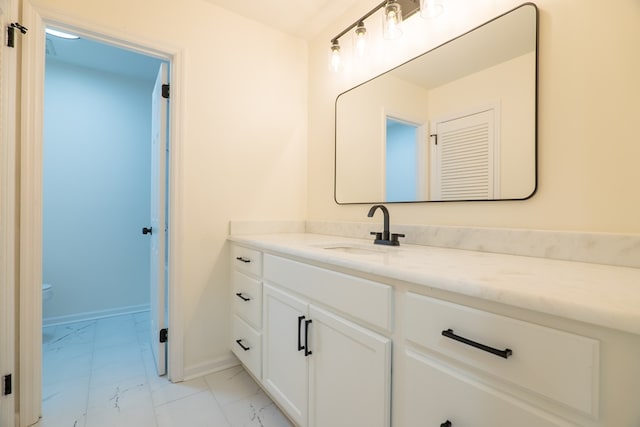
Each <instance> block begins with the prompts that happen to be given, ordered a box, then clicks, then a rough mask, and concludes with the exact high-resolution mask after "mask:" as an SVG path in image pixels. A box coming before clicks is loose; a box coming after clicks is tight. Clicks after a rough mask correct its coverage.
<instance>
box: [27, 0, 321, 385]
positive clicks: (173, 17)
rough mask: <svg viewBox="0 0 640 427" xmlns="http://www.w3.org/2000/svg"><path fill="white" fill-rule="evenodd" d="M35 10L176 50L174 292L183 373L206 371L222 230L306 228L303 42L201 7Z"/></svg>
mask: <svg viewBox="0 0 640 427" xmlns="http://www.w3.org/2000/svg"><path fill="white" fill-rule="evenodd" d="M32 3H33V4H34V6H35V7H36V8H37V9H40V10H49V11H51V12H52V13H55V14H62V15H64V16H67V17H69V18H70V19H73V21H74V22H82V23H83V25H86V26H87V27H92V26H95V27H97V28H104V29H108V30H109V31H110V32H112V33H115V34H122V35H124V34H131V35H135V36H136V37H138V38H140V39H142V40H152V41H153V43H154V44H156V43H158V44H162V43H166V44H167V45H168V46H171V47H172V48H174V47H175V48H177V49H182V51H183V55H184V56H183V57H184V69H183V72H184V75H183V76H182V77H183V81H184V83H185V87H184V93H183V94H181V95H182V99H183V102H184V121H183V123H181V125H182V131H183V137H184V139H183V141H182V143H183V147H182V162H183V164H182V170H183V174H184V176H183V179H182V188H181V189H180V190H179V191H180V197H181V199H182V202H183V204H184V205H183V216H182V221H183V223H182V224H181V227H182V233H181V235H179V236H176V239H179V240H180V242H179V247H181V248H182V253H181V254H180V259H181V260H183V261H182V265H181V266H180V271H182V272H183V274H182V277H180V278H179V280H178V283H176V284H175V286H176V287H177V289H178V292H180V294H181V298H182V303H183V307H184V313H183V321H184V327H185V333H186V335H185V338H184V358H185V361H184V364H185V370H186V372H185V373H186V374H187V375H190V374H196V373H198V372H199V371H201V370H204V369H208V368H210V367H213V366H215V364H216V362H217V361H220V360H224V359H226V358H227V357H229V355H230V351H229V336H228V334H229V317H230V309H229V300H230V299H229V292H230V288H229V283H228V280H229V262H230V261H229V256H228V247H227V243H226V237H227V235H228V227H229V220H230V219H239V220H242V219H282V218H288V219H294V220H303V219H305V218H306V191H307V183H306V177H307V174H306V139H307V104H308V101H307V47H306V43H305V42H304V41H302V40H300V39H298V38H295V37H292V36H289V35H286V34H283V33H281V32H279V31H275V30H273V29H271V28H268V27H266V26H264V25H261V24H258V23H256V22H254V21H251V20H248V19H245V18H242V17H240V16H238V15H235V14H233V13H231V12H228V11H226V10H224V9H221V8H219V7H216V6H214V5H212V4H211V3H207V2H205V1H202V0H184V1H181V2H179V4H178V3H176V2H169V1H157V0H137V1H135V2H131V1H129V0H112V1H109V2H93V1H92V2H88V1H84V0H33V1H32ZM123 37H124V36H123ZM178 345H179V344H178Z"/></svg>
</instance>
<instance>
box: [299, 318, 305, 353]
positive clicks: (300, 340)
mask: <svg viewBox="0 0 640 427" xmlns="http://www.w3.org/2000/svg"><path fill="white" fill-rule="evenodd" d="M303 320H304V316H298V351H302V350H304V346H303V345H302V337H301V336H300V332H302V321H303Z"/></svg>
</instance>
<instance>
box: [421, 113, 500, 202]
mask: <svg viewBox="0 0 640 427" xmlns="http://www.w3.org/2000/svg"><path fill="white" fill-rule="evenodd" d="M497 116H498V113H497V111H496V109H495V108H490V109H483V110H482V111H477V112H474V113H472V114H467V115H464V116H459V117H455V118H450V119H447V120H443V121H438V122H436V123H435V124H432V127H431V129H432V130H433V134H434V135H433V136H435V139H434V140H433V145H432V150H431V195H432V200H491V199H495V198H499V194H498V192H497V189H498V185H496V183H497V182H499V178H498V177H499V166H500V165H499V162H498V161H497V159H498V153H499V147H498V144H499V139H498V138H497V136H498V135H497V134H496V131H495V120H496V117H497Z"/></svg>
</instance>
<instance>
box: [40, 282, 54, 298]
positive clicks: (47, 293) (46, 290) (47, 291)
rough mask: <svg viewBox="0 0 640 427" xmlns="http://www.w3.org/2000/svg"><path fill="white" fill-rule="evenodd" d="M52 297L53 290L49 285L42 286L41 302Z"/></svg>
mask: <svg viewBox="0 0 640 427" xmlns="http://www.w3.org/2000/svg"><path fill="white" fill-rule="evenodd" d="M51 297H53V288H52V286H51V285H50V284H49V283H43V284H42V301H47V300H49V299H51Z"/></svg>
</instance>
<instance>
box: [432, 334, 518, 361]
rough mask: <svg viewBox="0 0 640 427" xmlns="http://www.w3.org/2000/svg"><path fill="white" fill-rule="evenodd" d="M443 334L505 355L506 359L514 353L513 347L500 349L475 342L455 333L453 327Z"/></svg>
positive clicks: (481, 348) (493, 352) (489, 351)
mask: <svg viewBox="0 0 640 427" xmlns="http://www.w3.org/2000/svg"><path fill="white" fill-rule="evenodd" d="M442 335H443V336H445V337H447V338H451V339H452V340H456V341H459V342H461V343H463V344H467V345H470V346H472V347H475V348H479V349H480V350H484V351H486V352H488V353H491V354H495V355H496V356H500V357H503V358H505V359H506V358H508V357H509V356H511V355H512V354H513V351H511V349H509V348H505V349H504V350H498V349H497V348H493V347H489V346H488V345H484V344H480V343H479V342H475V341H472V340H470V339H467V338H464V337H461V336H460V335H456V334H454V333H453V329H447V330H445V331H442Z"/></svg>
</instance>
